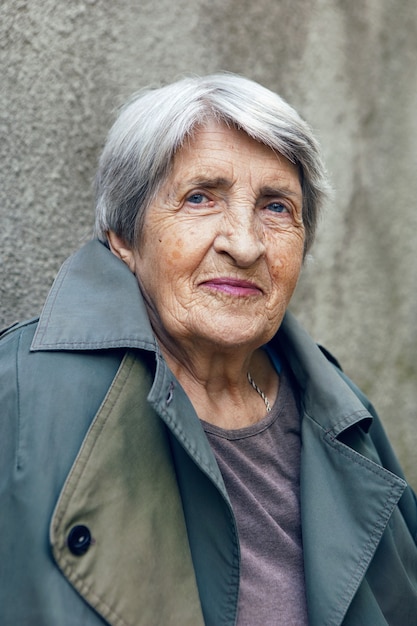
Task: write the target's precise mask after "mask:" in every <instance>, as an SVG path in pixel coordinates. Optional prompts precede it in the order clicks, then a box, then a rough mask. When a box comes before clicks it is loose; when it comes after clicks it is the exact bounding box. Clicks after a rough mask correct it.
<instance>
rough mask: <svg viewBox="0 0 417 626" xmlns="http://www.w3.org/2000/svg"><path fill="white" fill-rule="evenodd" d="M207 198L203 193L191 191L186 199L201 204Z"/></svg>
mask: <svg viewBox="0 0 417 626" xmlns="http://www.w3.org/2000/svg"><path fill="white" fill-rule="evenodd" d="M206 200H207V197H206V196H205V195H204V194H203V193H193V194H191V196H188V198H187V201H188V202H191V203H192V204H202V203H203V202H205V201H206Z"/></svg>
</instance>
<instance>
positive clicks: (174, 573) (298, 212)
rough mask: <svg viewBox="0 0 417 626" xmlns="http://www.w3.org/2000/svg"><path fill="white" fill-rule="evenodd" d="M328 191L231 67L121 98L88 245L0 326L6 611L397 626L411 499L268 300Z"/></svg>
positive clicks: (275, 112)
mask: <svg viewBox="0 0 417 626" xmlns="http://www.w3.org/2000/svg"><path fill="white" fill-rule="evenodd" d="M326 188H327V187H326V178H325V174H324V170H323V166H322V163H321V160H320V155H319V150H318V146H317V143H316V141H315V139H314V138H313V136H312V133H311V131H310V129H309V127H308V126H307V125H306V124H305V123H304V122H303V121H302V120H301V119H300V117H299V116H298V115H297V113H296V112H295V111H294V110H293V109H292V108H291V107H290V106H289V105H288V104H286V103H285V102H284V101H283V100H282V99H281V98H279V97H278V96H277V95H275V94H273V93H271V92H270V91H268V90H266V89H264V88H263V87H261V86H259V85H257V84H255V83H253V82H251V81H249V80H246V79H244V78H240V77H237V76H233V75H215V76H209V77H206V78H188V79H184V80H181V81H179V82H177V83H175V84H173V85H170V86H166V87H163V88H161V89H156V90H150V91H144V92H143V93H141V94H139V95H138V96H136V97H135V98H134V99H133V100H132V101H131V102H129V103H128V104H127V106H126V107H125V108H124V109H123V110H122V112H121V114H120V116H119V118H118V119H117V121H116V123H115V125H114V127H113V129H112V130H111V132H110V134H109V137H108V141H107V144H106V146H105V148H104V151H103V154H102V157H101V160H100V165H99V171H98V176H97V220H96V235H97V238H96V240H94V241H92V242H90V243H88V244H87V245H86V246H85V247H84V248H82V249H81V250H80V251H78V252H77V253H76V254H75V255H74V256H72V257H71V258H70V259H69V260H68V261H67V262H66V263H65V264H64V266H63V267H62V269H61V270H60V272H59V274H58V277H57V279H56V281H55V283H54V285H53V287H52V290H51V292H50V294H49V296H48V299H47V301H46V304H45V306H44V309H43V312H42V314H41V316H40V318H39V320H32V321H29V322H26V323H24V324H20V325H18V326H16V327H14V328H12V329H10V330H8V331H6V332H5V333H4V337H3V339H2V341H1V370H0V371H1V385H0V406H1V414H2V415H1V417H2V419H1V429H2V432H1V446H2V448H1V455H0V466H1V467H0V505H1V512H2V513H1V521H0V528H1V533H0V536H1V543H2V559H1V568H2V569H1V594H2V597H1V599H0V607H1V608H0V613H1V617H2V619H1V623H2V624H10V625H12V624H13V625H18V624H19V625H20V624H21V625H23V624H25V625H26V624H34V625H38V624H39V625H46V626H73V625H75V624H77V625H78V624H83V625H87V626H94V625H98V624H103V623H107V624H113V625H115V626H122V625H123V626H124V625H131V626H133V625H145V626H155V625H160V626H166V625H173V626H184V625H190V626H197V625H199V624H208V625H211V626H232V625H234V624H238V625H239V626H244V625H245V626H258V625H259V626H272V625H274V626H275V625H285V626H288V625H297V626H302V625H303V624H305V625H307V624H311V625H313V626H323V625H324V624H326V625H328V626H337V625H341V624H343V625H346V626H357V625H358V624H366V625H372V626H382V625H386V624H395V625H398V626H400V625H401V626H404V625H408V624H412V623H415V620H416V615H417V548H416V534H417V506H416V501H415V498H414V495H413V493H412V491H411V490H410V488H409V487H408V486H407V484H406V482H405V480H404V477H403V475H402V472H401V469H400V467H399V465H398V462H397V460H396V458H395V456H394V454H393V452H392V450H391V447H390V445H389V443H388V441H387V439H386V437H385V434H384V432H383V429H382V427H381V424H380V421H379V419H378V417H377V415H376V414H375V412H374V411H373V409H372V407H371V406H370V404H369V403H368V401H367V400H366V398H365V397H364V396H363V395H362V394H361V392H360V391H359V390H358V389H357V388H356V387H355V386H354V385H353V383H352V382H350V381H349V380H348V379H347V378H346V377H345V376H344V374H343V373H342V372H341V371H340V369H339V368H338V366H337V364H336V363H335V362H334V360H333V359H332V358H331V357H330V356H329V355H328V354H327V353H324V352H323V351H322V350H320V349H319V348H318V347H317V346H316V344H315V343H314V342H313V341H312V340H311V339H310V338H309V336H308V335H307V334H306V333H305V332H304V331H303V329H302V328H301V327H300V326H299V325H298V323H297V322H296V321H295V319H294V318H293V317H292V316H291V315H290V314H289V313H287V307H288V304H289V301H290V299H291V296H292V293H293V291H294V288H295V286H296V284H297V280H298V277H299V273H300V270H301V267H302V264H303V259H304V257H305V254H306V252H307V251H308V249H309V248H310V245H311V243H312V241H313V237H314V231H315V226H316V221H317V214H318V211H319V207H320V205H321V204H322V201H323V198H324V196H325V194H326Z"/></svg>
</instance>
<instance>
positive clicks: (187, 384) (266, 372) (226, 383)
mask: <svg viewBox="0 0 417 626" xmlns="http://www.w3.org/2000/svg"><path fill="white" fill-rule="evenodd" d="M161 351H162V353H163V355H164V357H165V360H166V361H167V364H168V366H169V367H170V369H171V371H172V372H173V374H174V375H175V377H176V378H177V380H178V381H179V382H180V384H181V386H182V387H183V388H184V390H185V392H186V393H187V395H188V397H189V398H190V400H191V402H192V404H193V406H194V408H195V410H196V412H197V415H198V416H199V418H200V419H202V420H204V421H206V422H209V423H211V424H215V425H217V426H220V427H221V428H227V429H233V428H243V427H245V426H249V425H251V424H253V423H256V422H258V421H259V420H260V419H262V418H263V417H264V416H265V414H266V412H267V409H266V403H265V401H264V399H263V398H262V397H261V394H260V393H259V392H258V391H256V389H255V388H254V386H253V385H252V384H251V383H250V382H249V380H248V372H250V374H251V377H252V379H253V380H254V381H255V382H256V385H257V386H258V387H259V389H260V390H262V392H263V394H264V395H265V396H266V397H267V399H268V401H269V403H270V404H271V405H272V404H273V403H274V401H275V398H276V395H277V393H278V381H279V379H278V375H277V374H276V372H275V369H274V368H273V366H272V364H271V363H270V361H269V358H268V356H267V355H266V353H265V352H264V351H263V350H261V349H259V348H255V349H252V350H248V349H247V348H245V349H244V348H241V349H236V348H234V349H233V350H232V349H229V350H223V351H220V349H219V348H218V347H213V348H211V349H210V350H206V351H204V350H202V347H201V344H200V345H199V346H198V350H195V347H194V346H192V347H191V348H190V349H189V350H187V351H185V350H182V351H178V347H177V349H176V350H175V352H174V350H170V349H168V348H167V347H166V346H164V345H161Z"/></svg>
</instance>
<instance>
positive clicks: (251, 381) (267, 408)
mask: <svg viewBox="0 0 417 626" xmlns="http://www.w3.org/2000/svg"><path fill="white" fill-rule="evenodd" d="M248 381H249V382H250V384H251V385H252V387H253V388H254V389H255V391H256V392H257V393H259V395H260V396H261V398H262V400H263V401H264V402H265V406H266V411H267V413H269V412H270V410H271V404H270V402H269V400H268V398H267V397H266V395H265V394H264V392H263V391H262V389H259V387H258V385H257V384H256V383H255V381H254V380H253V378H252V376H251V375H250V372H248Z"/></svg>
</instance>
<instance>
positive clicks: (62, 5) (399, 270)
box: [0, 0, 417, 486]
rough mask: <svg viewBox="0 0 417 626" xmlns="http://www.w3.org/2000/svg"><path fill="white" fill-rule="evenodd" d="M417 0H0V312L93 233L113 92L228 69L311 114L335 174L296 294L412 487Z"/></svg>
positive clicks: (416, 356)
mask: <svg viewBox="0 0 417 626" xmlns="http://www.w3.org/2000/svg"><path fill="white" fill-rule="evenodd" d="M416 59H417V3H416V2H415V0H402V1H401V2H396V1H394V0H360V1H359V0H350V1H349V2H347V1H343V0H256V1H254V0H159V2H158V3H155V2H154V1H151V0H143V1H142V2H134V1H133V0H71V2H64V1H63V0H62V1H59V0H27V1H26V0H2V3H1V7H0V64H1V65H0V67H1V74H2V77H1V83H0V134H1V140H0V159H1V169H0V179H1V180H0V212H1V229H0V238H1V246H0V262H1V265H0V271H1V281H0V289H1V293H0V298H1V300H0V305H1V306H0V309H1V319H0V324H3V325H5V324H8V323H10V322H12V321H14V320H15V319H17V318H20V319H21V318H26V317H29V316H32V315H36V314H37V313H38V312H39V310H40V307H41V304H42V301H43V299H44V297H45V296H46V293H47V291H48V288H49V286H50V284H51V281H52V280H53V277H54V274H55V272H56V271H57V269H58V268H59V266H60V264H61V262H62V261H63V259H64V258H65V257H66V256H67V255H68V254H69V253H70V252H71V251H72V250H73V249H75V248H77V247H79V246H80V245H81V243H82V242H83V241H84V240H85V239H86V238H88V237H89V235H90V229H91V225H92V217H93V203H92V194H91V181H92V177H93V174H94V170H95V164H96V159H97V155H98V153H99V150H100V147H101V146H102V143H103V140H104V137H105V134H106V131H107V129H108V127H109V124H110V122H111V120H112V119H113V113H114V109H115V107H116V106H118V105H119V104H120V103H122V102H123V101H124V100H125V98H126V97H127V96H128V95H130V94H131V93H132V92H133V91H136V90H137V89H138V88H140V87H141V86H143V85H146V84H149V83H155V82H158V81H160V80H163V81H171V80H172V79H174V78H176V77H177V76H178V75H180V74H181V73H184V72H195V73H208V72H213V71H216V70H230V71H235V72H239V73H242V74H245V75H247V76H249V77H250V78H253V79H255V80H258V81H259V82H261V83H263V84H265V85H266V86H268V87H270V88H272V89H273V90H276V91H278V92H279V93H280V94H281V95H283V96H284V97H285V98H287V99H288V100H289V101H290V102H291V103H292V104H293V105H295V106H296V108H298V110H299V111H300V112H301V113H302V115H304V116H305V117H306V118H307V119H308V120H309V122H310V123H311V124H312V125H313V127H314V128H315V129H316V132H317V134H318V136H319V138H320V140H321V143H322V145H323V148H324V152H325V156H326V159H327V163H328V166H329V171H330V174H331V179H332V183H333V186H334V190H335V192H334V200H333V202H332V203H331V204H330V206H329V208H328V210H327V213H326V215H325V218H324V219H323V222H322V225H321V228H320V232H319V236H318V241H317V244H316V246H315V248H314V250H313V255H312V258H311V259H309V261H308V263H307V266H306V268H305V271H304V275H303V277H302V279H301V282H300V285H299V288H298V291H297V294H296V296H295V299H294V302H293V309H294V310H295V311H296V313H297V314H298V315H299V317H300V318H301V319H302V321H303V322H304V324H305V325H306V326H307V327H308V329H309V330H310V332H311V333H312V334H313V336H314V337H315V338H316V340H317V341H320V342H322V343H324V344H325V345H326V346H327V347H328V348H329V349H330V350H332V351H333V352H334V353H336V355H337V356H338V358H339V359H340V360H341V361H342V363H343V365H344V368H345V370H346V371H347V373H348V374H349V375H350V376H351V377H353V378H354V380H355V381H356V382H357V383H358V384H359V385H360V386H361V387H362V388H363V389H364V390H365V392H366V393H368V394H369V395H370V397H371V398H372V400H373V401H374V404H376V406H377V408H378V409H379V411H380V413H381V416H382V418H383V421H384V422H385V425H386V428H387V430H388V432H389V434H390V436H391V439H392V441H393V442H394V446H395V448H396V449H397V452H398V453H399V455H400V458H401V461H402V463H403V465H404V467H405V468H406V471H407V473H408V476H409V478H410V480H411V482H412V483H413V484H414V486H417V427H416V426H417V385H416V381H417V371H416V368H417V366H416V362H417V327H416V317H417V261H416V253H415V249H416V245H417V212H416V199H417V114H416V111H417V76H416V74H417V62H416Z"/></svg>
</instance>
